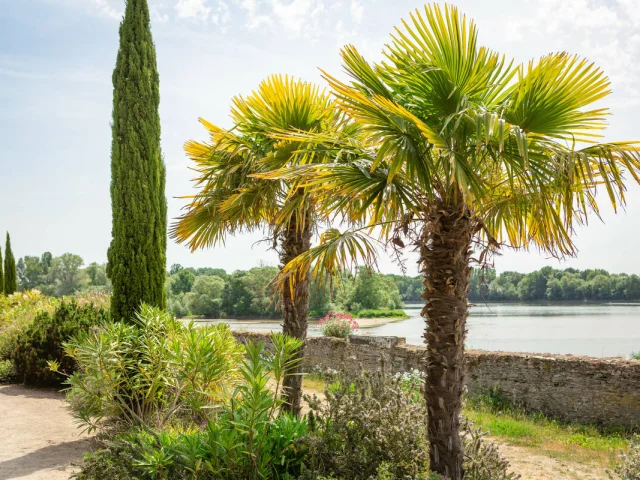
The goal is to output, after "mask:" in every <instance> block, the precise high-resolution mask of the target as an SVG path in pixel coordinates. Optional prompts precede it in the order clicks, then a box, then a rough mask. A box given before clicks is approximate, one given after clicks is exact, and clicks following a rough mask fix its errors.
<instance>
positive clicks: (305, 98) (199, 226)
mask: <svg viewBox="0 0 640 480" xmlns="http://www.w3.org/2000/svg"><path fill="white" fill-rule="evenodd" d="M231 118H232V120H233V127H232V128H231V129H229V130H223V129H221V128H218V127H216V126H215V125H212V124H211V123H209V122H207V121H205V120H202V119H201V122H202V124H203V125H204V126H205V128H206V129H207V130H208V131H209V134H210V142H209V143H203V142H196V141H190V142H187V143H186V145H185V150H186V152H187V154H188V155H189V157H190V158H191V159H192V160H193V161H194V162H195V167H194V170H195V171H196V172H197V173H198V177H197V178H196V180H195V182H196V187H197V188H198V190H199V191H198V193H197V194H196V195H194V196H192V197H187V198H190V203H189V204H188V205H187V206H186V212H185V213H184V214H183V215H182V216H181V217H180V218H179V219H178V221H177V222H176V223H175V224H174V225H173V227H172V230H171V235H172V236H173V238H175V239H176V240H177V241H178V242H187V244H188V245H189V246H190V247H191V249H192V250H195V249H198V248H204V247H210V246H213V245H216V244H220V243H223V242H224V240H225V238H226V237H227V236H229V235H233V234H237V233H241V232H251V231H263V230H265V229H266V231H267V232H268V238H269V239H270V240H271V241H272V242H273V246H274V248H278V250H279V254H280V259H281V263H282V265H283V266H284V265H286V264H287V263H289V262H290V261H291V260H292V259H294V258H295V257H297V256H298V255H300V254H302V253H304V252H305V251H307V250H308V249H309V247H310V246H311V237H312V233H313V230H314V227H315V225H316V222H317V221H318V220H319V218H318V214H317V212H316V211H315V207H314V199H313V195H311V194H310V193H309V191H308V189H306V188H304V187H301V186H295V187H292V183H291V182H287V181H277V182H273V181H270V180H264V179H260V178H257V177H256V176H255V175H257V174H259V173H261V172H268V171H271V170H275V169H279V168H283V167H286V166H291V165H292V163H291V162H292V161H296V162H298V163H300V162H302V163H304V162H311V163H313V162H317V161H321V160H322V155H307V156H305V157H304V158H302V157H301V156H300V157H298V156H296V157H293V156H292V153H293V152H295V151H297V150H303V145H301V143H300V142H298V141H290V140H276V139H274V138H273V137H272V136H271V134H272V133H273V132H278V131H280V130H283V131H284V130H292V131H301V132H322V131H325V130H327V129H331V130H333V129H335V128H336V125H337V122H338V120H339V115H338V112H337V111H336V109H335V108H334V105H333V102H332V101H331V100H330V98H329V96H328V94H326V93H325V92H323V91H322V90H320V89H319V88H318V87H317V86H314V85H312V84H310V83H306V82H302V81H299V80H294V79H292V78H289V77H282V76H279V75H276V76H271V77H269V78H267V79H266V80H265V81H263V82H262V83H261V84H260V86H259V87H258V89H257V91H255V92H253V93H252V94H251V95H249V96H248V97H246V98H244V97H242V96H238V97H235V98H234V99H233V107H232V109H231ZM309 283H310V278H309V271H308V270H306V271H305V270H301V271H298V272H296V275H295V276H292V277H291V278H289V279H287V280H286V281H285V282H283V283H282V284H281V285H280V303H281V308H282V316H283V320H284V321H283V332H284V333H285V334H287V335H290V336H292V337H296V338H299V339H302V340H305V339H306V336H307V324H308V314H309ZM303 348H304V347H303ZM303 348H301V349H300V350H299V351H298V354H297V355H298V359H301V358H302V356H303V355H304V350H303ZM300 373H301V365H300V362H298V363H297V365H296V367H295V368H294V369H293V370H292V371H289V372H288V375H287V377H286V379H285V381H284V388H285V395H286V396H287V402H286V404H285V408H286V409H287V410H289V411H291V412H293V413H295V414H296V415H297V414H299V412H300V401H301V396H302V377H301V375H300Z"/></svg>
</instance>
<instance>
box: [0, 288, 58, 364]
mask: <svg viewBox="0 0 640 480" xmlns="http://www.w3.org/2000/svg"><path fill="white" fill-rule="evenodd" d="M59 304H60V301H59V300H58V299H56V298H53V297H47V296H46V295H42V294H41V293H40V292H38V291H37V290H33V291H28V292H19V293H14V294H13V295H9V296H7V297H3V296H2V295H0V360H5V361H6V360H8V361H11V354H12V352H13V351H14V350H15V347H16V341H17V338H18V335H19V334H20V332H21V331H22V330H24V329H25V328H26V327H28V326H29V325H31V323H32V322H33V319H34V318H35V317H36V315H38V313H40V312H53V311H54V310H55V309H56V307H57V306H58V305H59Z"/></svg>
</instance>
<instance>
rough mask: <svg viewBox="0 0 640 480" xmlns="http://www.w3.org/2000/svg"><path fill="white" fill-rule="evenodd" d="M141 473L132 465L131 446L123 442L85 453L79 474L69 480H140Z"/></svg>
mask: <svg viewBox="0 0 640 480" xmlns="http://www.w3.org/2000/svg"><path fill="white" fill-rule="evenodd" d="M142 475H143V473H142V471H141V470H140V469H139V468H137V467H136V466H135V465H134V457H133V452H132V451H131V446H130V445H129V444H127V443H125V442H112V443H111V444H110V445H109V446H108V448H104V449H100V450H96V451H95V452H87V453H85V455H84V463H83V465H82V470H80V472H78V473H76V474H73V475H72V476H71V478H75V479H77V480H105V479H108V480H141V479H142Z"/></svg>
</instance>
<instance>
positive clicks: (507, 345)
mask: <svg viewBox="0 0 640 480" xmlns="http://www.w3.org/2000/svg"><path fill="white" fill-rule="evenodd" d="M420 308H421V306H420V305H412V304H410V305H407V306H406V308H405V311H406V313H407V314H408V315H409V318H408V319H406V320H401V321H397V322H394V323H388V324H386V325H381V326H379V327H375V328H368V329H361V330H358V331H357V332H356V333H357V334H358V335H378V336H385V335H393V336H397V337H405V338H406V339H407V343H409V344H414V345H422V343H423V339H422V333H423V331H424V320H423V319H422V317H420ZM226 322H227V323H230V324H231V328H233V329H243V330H280V329H281V327H280V323H281V322H278V321H267V322H265V321H259V320H256V321H253V320H243V321H234V320H226ZM467 327H468V334H467V343H466V346H467V348H469V349H481V350H500V351H507V352H531V353H563V354H573V355H589V356H593V357H616V356H621V357H628V356H629V355H630V354H631V353H632V352H635V351H640V304H613V303H603V304H594V303H581V304H571V305H567V304H549V305H544V304H535V305H523V304H512V303H511V304H507V303H491V304H481V305H476V306H473V307H471V315H470V316H469V319H468V320H467ZM309 335H311V336H317V335H320V331H319V329H318V328H317V327H315V325H311V326H310V327H309Z"/></svg>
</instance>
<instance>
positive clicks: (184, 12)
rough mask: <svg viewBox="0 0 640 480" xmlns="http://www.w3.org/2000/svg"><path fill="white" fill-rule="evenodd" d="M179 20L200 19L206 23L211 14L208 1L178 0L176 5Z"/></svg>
mask: <svg viewBox="0 0 640 480" xmlns="http://www.w3.org/2000/svg"><path fill="white" fill-rule="evenodd" d="M175 8H176V11H177V12H178V18H198V19H201V20H202V21H206V20H207V19H208V18H209V14H210V13H211V10H212V9H211V7H209V6H208V4H207V0H178V3H176V7H175Z"/></svg>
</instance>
